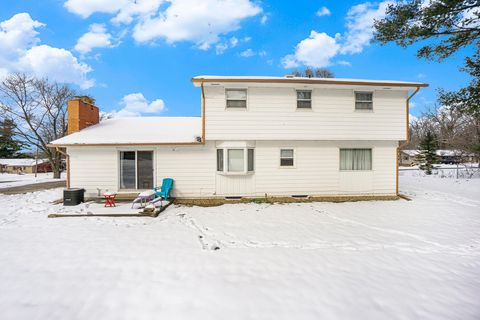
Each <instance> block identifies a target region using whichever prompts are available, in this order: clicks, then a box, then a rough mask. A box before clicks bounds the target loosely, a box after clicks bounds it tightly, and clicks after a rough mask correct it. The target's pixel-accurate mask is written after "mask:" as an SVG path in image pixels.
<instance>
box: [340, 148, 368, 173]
mask: <svg viewBox="0 0 480 320" xmlns="http://www.w3.org/2000/svg"><path fill="white" fill-rule="evenodd" d="M340 170H372V149H340Z"/></svg>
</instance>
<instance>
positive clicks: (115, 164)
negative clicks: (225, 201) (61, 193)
mask: <svg viewBox="0 0 480 320" xmlns="http://www.w3.org/2000/svg"><path fill="white" fill-rule="evenodd" d="M120 150H153V151H154V161H155V165H154V170H155V181H154V183H155V184H156V185H161V184H162V179H163V178H167V177H168V178H173V179H174V180H175V182H174V188H173V196H176V197H194V196H212V195H213V194H214V192H215V148H214V147H213V143H207V144H206V145H205V146H178V147H153V148H152V147H143V148H142V147H138V148H117V147H97V148H95V147H92V148H90V147H88V148H87V147H72V148H68V149H67V152H68V154H69V155H70V185H71V187H81V188H85V189H86V190H87V195H88V196H95V195H97V194H98V190H97V188H98V189H101V192H102V193H103V192H105V191H106V190H109V191H115V192H122V191H121V190H119V183H118V181H119V151H120ZM123 192H127V191H123Z"/></svg>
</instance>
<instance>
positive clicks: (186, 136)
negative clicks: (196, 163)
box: [50, 117, 202, 147]
mask: <svg viewBox="0 0 480 320" xmlns="http://www.w3.org/2000/svg"><path fill="white" fill-rule="evenodd" d="M201 136H202V122H201V118H200V117H130V118H114V119H108V120H105V121H102V122H100V123H99V124H96V125H93V126H91V127H88V128H85V129H83V130H81V131H79V132H75V133H72V134H70V135H68V136H65V137H63V138H60V139H57V140H55V141H52V142H50V145H51V146H54V147H62V146H90V145H91V146H95V145H99V146H101V145H129V144H133V145H156V144H190V143H198V142H199V141H198V139H199V137H201Z"/></svg>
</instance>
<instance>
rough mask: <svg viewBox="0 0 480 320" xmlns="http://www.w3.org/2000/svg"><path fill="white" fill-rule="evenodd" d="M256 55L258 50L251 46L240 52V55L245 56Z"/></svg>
mask: <svg viewBox="0 0 480 320" xmlns="http://www.w3.org/2000/svg"><path fill="white" fill-rule="evenodd" d="M254 55H256V52H255V51H253V50H252V49H251V48H248V49H247V50H244V51H242V52H240V56H241V57H244V58H249V57H253V56H254Z"/></svg>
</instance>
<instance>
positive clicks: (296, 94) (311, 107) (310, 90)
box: [295, 89, 313, 111]
mask: <svg viewBox="0 0 480 320" xmlns="http://www.w3.org/2000/svg"><path fill="white" fill-rule="evenodd" d="M299 91H305V92H310V99H298V92H299ZM298 101H310V108H299V107H298ZM295 109H296V110H300V111H312V110H313V90H312V89H295Z"/></svg>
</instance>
